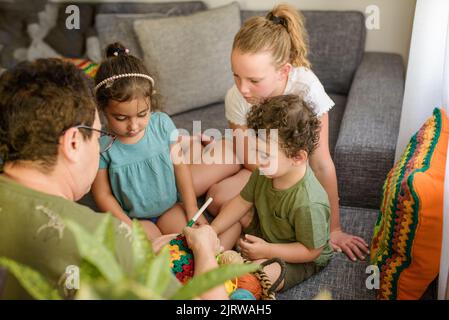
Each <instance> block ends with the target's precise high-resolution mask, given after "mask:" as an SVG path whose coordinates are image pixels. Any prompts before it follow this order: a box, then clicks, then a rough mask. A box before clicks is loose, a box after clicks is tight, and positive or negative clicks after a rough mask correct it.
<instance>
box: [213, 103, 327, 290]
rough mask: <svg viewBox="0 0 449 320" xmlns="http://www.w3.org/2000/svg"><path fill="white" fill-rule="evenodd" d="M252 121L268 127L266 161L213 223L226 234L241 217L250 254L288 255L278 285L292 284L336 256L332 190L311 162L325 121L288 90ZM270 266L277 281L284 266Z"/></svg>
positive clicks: (261, 147) (261, 141)
mask: <svg viewBox="0 0 449 320" xmlns="http://www.w3.org/2000/svg"><path fill="white" fill-rule="evenodd" d="M248 127H249V128H250V129H254V130H255V131H256V135H257V134H258V132H259V130H260V129H265V130H266V132H267V134H266V135H263V134H262V135H261V134H260V132H259V134H258V136H257V143H256V145H257V147H256V149H257V153H258V154H259V159H262V160H263V163H262V162H259V163H258V167H259V169H257V170H255V171H254V172H253V174H252V175H251V178H250V180H249V182H248V183H247V185H246V186H245V188H244V189H243V190H242V191H241V193H240V195H238V196H237V197H235V198H234V199H232V200H231V201H230V202H229V203H228V204H227V205H226V206H224V208H223V209H222V210H221V212H220V213H219V214H218V216H217V217H216V218H215V219H214V221H213V222H212V224H211V226H212V227H213V228H214V230H215V231H216V232H217V234H221V233H223V232H224V231H225V230H227V229H228V228H230V227H231V226H232V225H234V224H235V223H240V224H241V226H242V228H243V231H244V233H245V236H244V238H243V239H240V240H239V241H238V245H239V246H240V248H241V252H242V254H243V256H244V257H246V258H247V259H249V260H252V261H254V262H257V263H261V262H262V261H264V260H266V259H269V258H273V257H277V258H281V259H282V260H284V261H285V262H286V266H287V268H286V275H285V278H284V281H283V282H282V283H281V285H280V286H279V287H278V288H277V289H278V290H280V289H282V290H286V289H289V288H291V287H293V286H294V285H296V284H298V283H300V282H302V281H304V280H306V279H307V278H309V277H310V276H312V275H313V274H315V273H317V272H318V271H320V270H321V269H322V268H323V267H324V266H326V265H327V263H328V262H329V260H330V258H331V257H332V252H333V251H332V249H331V247H330V245H329V216H330V208H329V201H328V197H327V193H326V191H325V190H324V188H323V187H322V186H321V185H320V183H319V182H318V180H317V179H316V178H315V175H314V174H313V172H312V169H311V168H310V167H309V165H308V157H309V156H310V154H311V153H312V152H313V150H314V149H315V148H316V146H317V144H318V141H319V129H320V121H319V120H318V118H317V117H316V116H315V114H314V113H313V111H312V110H311V109H310V108H309V107H308V106H307V105H306V104H305V102H304V101H302V100H301V99H300V98H299V97H298V96H297V95H284V96H277V97H273V98H269V99H267V100H266V101H264V102H263V103H261V104H259V105H256V106H254V107H253V108H252V109H251V111H250V113H249V114H248ZM272 129H277V130H272ZM264 136H265V137H266V138H264ZM273 146H274V147H273ZM250 151H251V150H250ZM264 270H265V272H266V273H267V275H268V277H269V278H270V279H271V280H272V282H273V281H274V280H276V279H277V277H278V275H279V274H280V268H279V266H273V265H271V266H267V267H265V269H264Z"/></svg>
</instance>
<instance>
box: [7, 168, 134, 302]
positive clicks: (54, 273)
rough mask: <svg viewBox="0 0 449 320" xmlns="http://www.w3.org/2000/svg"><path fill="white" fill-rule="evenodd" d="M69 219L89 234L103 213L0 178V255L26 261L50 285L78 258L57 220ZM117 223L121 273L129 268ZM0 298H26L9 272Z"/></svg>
mask: <svg viewBox="0 0 449 320" xmlns="http://www.w3.org/2000/svg"><path fill="white" fill-rule="evenodd" d="M60 218H62V219H71V220H73V221H75V222H78V223H80V224H81V225H82V226H83V227H84V228H86V229H87V230H88V231H91V232H93V231H94V230H95V229H96V227H97V226H98V225H99V224H100V222H101V221H102V219H104V218H105V215H104V214H100V213H96V212H94V211H92V210H91V209H89V208H87V207H84V206H82V205H79V204H77V203H75V202H72V201H69V200H66V199H63V198H62V197H58V196H53V195H49V194H45V193H42V192H38V191H35V190H32V189H29V188H26V187H24V186H22V185H20V184H17V183H15V182H13V181H11V180H9V179H7V178H5V177H3V176H0V256H4V257H7V258H10V259H13V260H15V261H17V262H19V263H22V264H25V265H27V266H29V267H31V268H33V269H35V270H37V271H39V272H40V273H41V274H43V275H44V276H45V277H46V278H47V279H49V280H50V281H51V282H52V283H53V284H55V285H56V284H57V283H58V280H59V279H60V278H61V276H62V275H63V274H64V273H65V271H66V268H67V267H68V266H70V265H75V266H79V264H80V261H81V258H80V256H79V253H78V247H77V245H76V242H75V238H74V236H73V234H72V233H71V232H70V231H69V230H68V229H67V228H65V227H64V224H63V223H62V220H61V219H60ZM114 224H115V227H116V230H117V232H116V247H117V252H116V255H117V258H118V262H119V263H120V265H121V266H122V267H123V268H124V270H125V272H130V271H131V268H132V256H131V254H132V250H131V242H130V240H131V239H130V238H129V237H127V236H126V234H127V230H126V228H123V227H119V226H120V222H119V221H118V220H116V219H114ZM1 298H2V299H28V298H31V297H30V296H29V295H28V294H27V293H26V292H25V290H24V289H23V288H22V287H21V286H20V284H19V283H18V282H17V280H16V279H15V278H14V277H13V276H12V275H10V274H8V277H7V280H6V287H5V291H4V292H3V294H2V295H1Z"/></svg>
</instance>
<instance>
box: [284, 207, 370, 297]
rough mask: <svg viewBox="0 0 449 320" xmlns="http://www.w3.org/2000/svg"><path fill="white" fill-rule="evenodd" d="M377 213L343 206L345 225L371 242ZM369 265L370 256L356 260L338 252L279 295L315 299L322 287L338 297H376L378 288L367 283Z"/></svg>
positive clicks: (341, 208)
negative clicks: (369, 287) (322, 267)
mask: <svg viewBox="0 0 449 320" xmlns="http://www.w3.org/2000/svg"><path fill="white" fill-rule="evenodd" d="M377 215H378V212H377V210H373V209H362V208H351V207H340V221H341V224H342V227H343V229H344V230H345V231H346V232H349V233H350V234H355V235H357V236H360V237H361V238H363V239H365V240H366V241H367V242H368V241H369V240H370V239H371V237H372V231H373V227H374V225H375V223H376V217H377ZM368 265H369V261H368V259H367V260H366V261H357V262H352V261H351V260H349V259H348V257H347V256H346V255H345V254H344V253H337V254H335V256H334V258H333V259H332V260H331V261H330V262H329V264H328V265H327V266H326V267H325V268H324V269H323V270H322V271H320V272H319V273H317V274H315V275H313V276H312V277H310V278H309V279H307V280H306V281H304V282H302V283H300V284H298V285H296V286H295V287H293V288H291V289H289V290H287V291H285V292H281V293H278V294H277V295H276V297H277V299H279V300H286V299H288V300H303V299H313V298H314V297H316V295H317V294H318V293H319V292H320V291H322V290H328V291H329V292H330V293H331V295H332V299H335V300H373V299H374V298H375V292H374V290H371V289H368V288H367V286H366V280H367V278H368V277H369V276H370V273H367V272H366V270H367V267H368Z"/></svg>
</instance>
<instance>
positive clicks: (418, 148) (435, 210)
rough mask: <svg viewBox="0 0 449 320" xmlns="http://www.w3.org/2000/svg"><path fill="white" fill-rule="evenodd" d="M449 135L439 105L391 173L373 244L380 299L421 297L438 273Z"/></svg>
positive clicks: (388, 177) (372, 259)
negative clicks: (378, 274) (378, 271)
mask: <svg viewBox="0 0 449 320" xmlns="http://www.w3.org/2000/svg"><path fill="white" fill-rule="evenodd" d="M448 137H449V127H448V118H447V116H446V113H445V112H444V110H442V109H435V110H434V112H433V115H432V117H430V118H429V119H428V120H427V121H426V122H425V123H424V125H423V126H422V127H421V128H420V129H419V131H418V132H417V133H416V134H415V135H414V136H413V137H412V139H411V140H410V142H409V144H408V145H407V148H406V150H405V152H404V154H403V155H402V157H401V158H400V159H399V161H398V162H397V163H396V164H395V165H394V167H393V169H391V171H390V173H389V174H388V176H387V179H386V181H385V184H384V187H383V198H382V203H381V208H380V214H379V218H378V221H377V224H376V227H375V229H374V236H373V241H372V244H371V263H372V264H374V265H377V266H378V267H379V270H380V288H379V290H378V291H377V298H378V299H389V300H394V299H419V298H420V297H421V296H422V295H423V293H424V292H425V290H426V288H427V287H428V286H429V284H430V283H431V282H432V281H433V280H434V279H435V278H436V276H437V275H438V272H439V267H440V254H441V242H442V229H443V192H444V175H445V166H446V153H447V145H448Z"/></svg>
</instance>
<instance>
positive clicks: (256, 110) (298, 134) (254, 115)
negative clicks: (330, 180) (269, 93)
mask: <svg viewBox="0 0 449 320" xmlns="http://www.w3.org/2000/svg"><path fill="white" fill-rule="evenodd" d="M247 122H248V128H251V129H254V130H255V131H256V134H257V130H259V129H266V130H268V129H278V136H279V142H280V146H281V148H282V150H284V152H285V153H286V155H287V157H293V156H295V155H297V154H298V152H299V151H300V150H304V151H306V152H307V154H309V155H310V154H311V153H312V152H313V151H314V150H315V148H316V147H317V145H318V141H319V139H320V124H321V123H320V120H319V119H318V118H317V116H316V115H315V113H314V112H313V111H312V109H311V108H310V107H309V106H308V105H307V104H306V103H305V102H304V101H303V100H302V99H301V98H300V97H299V96H298V95H282V96H276V97H272V98H268V99H266V100H264V101H263V102H262V103H260V104H258V105H255V106H253V107H252V108H251V110H250V112H249V113H248V116H247Z"/></svg>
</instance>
